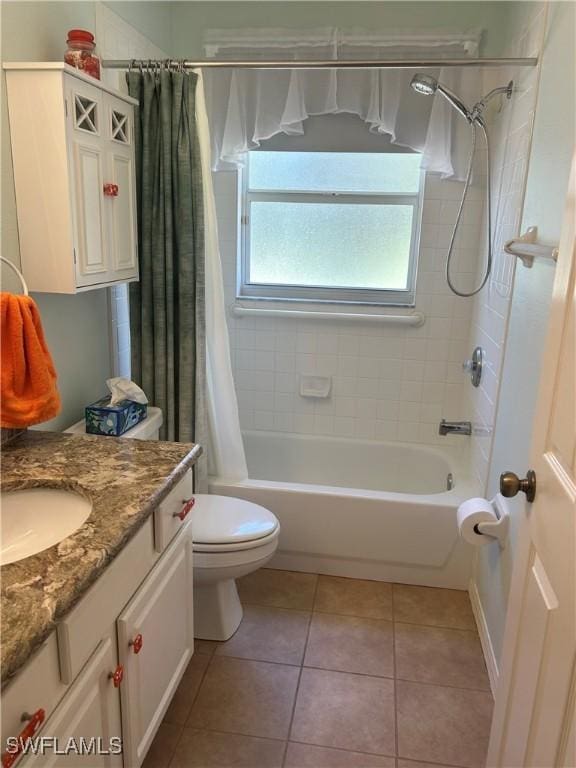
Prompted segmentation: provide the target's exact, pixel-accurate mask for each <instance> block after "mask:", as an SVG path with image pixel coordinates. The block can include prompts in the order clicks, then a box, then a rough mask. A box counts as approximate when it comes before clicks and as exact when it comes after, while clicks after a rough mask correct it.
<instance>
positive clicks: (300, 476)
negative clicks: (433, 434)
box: [210, 432, 479, 589]
mask: <svg viewBox="0 0 576 768" xmlns="http://www.w3.org/2000/svg"><path fill="white" fill-rule="evenodd" d="M244 446H245V449H246V457H247V461H248V470H249V475H250V478H249V479H248V480H244V481H241V482H230V481H227V480H226V479H225V478H219V477H211V478H210V492H211V493H217V494H222V495H225V496H236V497H239V498H243V499H247V500H248V501H253V502H255V503H256V504H261V505H262V506H263V507H266V508H268V509H269V510H271V511H272V512H273V513H274V514H275V515H276V517H277V518H278V519H279V521H280V525H281V534H280V544H279V548H278V551H277V553H276V555H275V556H274V558H273V559H272V561H271V562H270V563H269V565H268V566H267V567H271V568H282V569H286V570H296V571H308V572H312V573H325V574H330V575H334V576H348V577H352V578H365V579H376V580H382V581H396V582H403V583H407V584H421V585H428V586H437V587H452V588H455V589H466V588H467V587H468V580H469V577H470V569H471V564H472V558H471V552H470V546H469V545H468V544H465V543H464V542H463V541H462V540H461V539H460V538H459V536H458V529H457V525H456V510H457V508H458V505H459V504H460V503H461V502H462V501H464V500H465V499H467V498H470V497H471V496H477V495H478V494H479V488H478V486H477V483H476V482H475V481H474V479H473V478H472V477H471V473H470V472H469V470H468V468H467V466H466V461H465V460H463V457H462V454H461V452H460V451H458V450H454V449H453V448H452V446H446V447H445V448H444V447H435V446H422V445H413V444H407V443H380V442H373V441H361V440H349V439H340V438H331V437H317V436H309V435H295V434H285V433H274V432H245V433H244Z"/></svg>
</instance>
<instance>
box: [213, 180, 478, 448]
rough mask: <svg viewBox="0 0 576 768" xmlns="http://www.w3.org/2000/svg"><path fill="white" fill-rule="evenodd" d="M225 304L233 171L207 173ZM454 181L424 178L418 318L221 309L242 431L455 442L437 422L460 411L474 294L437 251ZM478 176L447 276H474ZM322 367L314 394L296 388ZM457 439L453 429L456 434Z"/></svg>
mask: <svg viewBox="0 0 576 768" xmlns="http://www.w3.org/2000/svg"><path fill="white" fill-rule="evenodd" d="M214 184H215V193H216V201H217V209H218V224H219V235H220V247H221V252H222V261H223V268H224V281H225V292H226V303H227V306H228V308H230V307H231V306H232V305H233V304H234V298H235V280H236V258H237V225H236V207H237V197H236V195H237V192H236V188H237V177H236V174H235V173H231V172H221V173H216V174H215V175H214ZM461 194H462V184H460V183H458V182H450V181H442V180H440V179H439V178H438V177H435V176H429V177H428V179H427V181H426V186H425V200H424V206H423V221H422V231H421V240H420V260H419V274H418V284H417V298H416V309H417V310H419V311H422V312H424V313H425V315H426V322H425V324H424V325H423V326H422V327H420V328H401V327H395V326H391V325H384V324H378V325H374V324H363V323H357V322H350V321H344V320H341V319H338V318H337V317H336V318H334V320H328V321H318V320H311V321H308V320H307V321H302V320H292V319H285V318H270V317H268V318H250V317H243V318H235V317H232V316H231V314H230V312H229V313H228V323H229V329H230V340H231V349H232V358H233V359H232V363H233V370H234V377H235V383H236V389H237V394H238V400H239V409H240V419H241V424H242V428H243V429H251V430H252V429H255V430H273V431H286V432H296V433H304V434H320V435H336V436H340V437H347V438H360V439H377V440H399V441H408V442H418V443H436V442H441V443H443V444H445V443H446V442H454V441H455V440H458V439H459V438H453V437H449V438H441V437H439V436H438V423H439V421H440V419H441V418H442V417H445V418H447V419H460V418H465V416H466V413H465V410H464V408H463V401H464V394H465V390H466V388H467V387H469V386H470V385H469V383H468V380H467V378H466V376H465V375H464V373H463V371H462V361H463V360H464V359H465V358H467V357H469V355H470V351H471V349H470V348H469V337H470V320H471V313H472V301H471V300H470V299H459V298H458V297H456V296H453V295H452V294H451V293H450V292H449V290H448V288H447V286H446V282H445V278H444V259H445V254H446V249H447V246H448V243H449V238H450V234H451V231H452V226H453V223H454V219H455V216H456V211H457V206H458V201H459V199H460V196H461ZM482 199H483V198H482V179H481V178H479V180H478V181H477V182H476V183H475V185H474V186H473V188H472V190H471V193H470V199H469V202H468V203H467V206H466V211H465V217H464V226H463V228H462V231H461V233H460V235H459V237H458V242H457V253H456V259H455V274H456V276H457V280H458V284H459V285H462V286H463V287H464V288H465V289H468V288H469V286H470V284H471V280H472V279H473V278H474V269H475V266H474V265H475V263H476V259H477V247H478V241H479V236H480V223H481V220H482V209H483V202H482ZM306 374H316V375H321V376H330V377H332V391H331V395H330V397H329V398H327V399H324V400H319V399H311V398H306V397H302V396H300V394H299V388H300V387H299V382H300V376H301V375H306ZM457 444H459V445H461V444H462V443H461V438H460V443H457Z"/></svg>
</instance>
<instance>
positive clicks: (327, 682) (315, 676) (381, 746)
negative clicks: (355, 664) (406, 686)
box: [290, 668, 395, 755]
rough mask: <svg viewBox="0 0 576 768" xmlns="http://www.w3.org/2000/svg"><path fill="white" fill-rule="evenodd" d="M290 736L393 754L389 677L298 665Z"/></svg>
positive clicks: (392, 719)
mask: <svg viewBox="0 0 576 768" xmlns="http://www.w3.org/2000/svg"><path fill="white" fill-rule="evenodd" d="M290 739H291V740H292V741H298V742H304V743H307V744H316V745H318V746H322V747H337V748H339V749H348V750H350V751H355V752H372V753H376V754H382V755H393V754H395V739H394V682H393V681H392V680H387V679H385V678H382V677H367V676H365V675H350V674H346V673H344V672H325V671H324V670H318V669H306V668H305V669H303V670H302V677H301V679H300V687H299V690H298V698H297V700H296V708H295V711H294V721H293V723H292V730H291V734H290Z"/></svg>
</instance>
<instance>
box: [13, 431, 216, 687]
mask: <svg viewBox="0 0 576 768" xmlns="http://www.w3.org/2000/svg"><path fill="white" fill-rule="evenodd" d="M201 453H202V448H201V447H200V446H199V445H193V444H191V443H167V442H159V441H152V440H130V439H126V438H115V437H92V436H90V435H68V434H62V433H60V432H37V431H28V432H25V433H23V434H22V435H20V436H18V437H17V438H15V439H14V440H13V441H12V442H10V443H8V444H7V445H5V446H3V448H2V474H1V489H2V490H3V491H8V490H18V489H22V488H36V487H40V486H44V487H52V488H64V489H69V490H74V491H77V492H78V493H80V494H82V495H83V496H86V497H88V498H89V499H90V500H91V501H92V512H91V514H90V517H89V518H88V520H87V521H86V522H85V523H84V525H82V526H81V527H80V528H79V529H78V530H77V531H76V533H74V534H73V535H72V536H69V537H68V538H66V539H64V540H63V541H61V542H60V543H59V544H56V545H54V546H52V547H50V548H49V549H46V550H44V551H43V552H39V553H38V554H37V555H32V556H31V557H27V558H25V559H24V560H20V561H19V562H16V563H11V564H10V565H4V566H2V568H1V569H0V576H1V579H2V589H1V596H0V617H1V622H2V648H1V679H2V683H4V682H5V681H6V680H8V679H9V678H10V677H11V676H12V675H14V673H15V672H17V670H18V669H19V668H20V667H21V666H22V665H23V664H25V663H26V661H27V659H28V658H29V656H30V655H31V654H32V652H33V651H34V650H35V649H36V648H37V647H38V646H39V645H41V643H42V642H43V641H44V640H45V639H46V637H47V636H48V635H49V634H50V632H51V631H52V630H53V629H54V627H55V626H56V624H57V622H58V620H59V619H61V618H62V617H63V616H65V615H66V614H67V613H68V611H70V609H71V608H72V607H73V606H74V605H75V604H76V603H77V602H78V600H80V598H81V597H82V596H83V594H84V593H85V592H86V590H87V589H88V588H89V587H90V585H91V584H92V583H93V582H94V581H95V580H96V579H97V578H98V576H99V575H100V574H101V573H102V571H103V570H104V569H105V568H106V567H107V566H108V565H109V564H110V562H111V561H112V560H113V559H114V557H115V556H116V555H117V554H118V553H119V552H120V551H121V550H122V548H123V547H124V546H125V545H126V543H127V542H128V541H129V540H130V539H131V538H132V537H133V536H134V535H135V534H136V532H137V531H138V530H139V528H140V527H141V526H142V525H143V524H144V522H145V521H146V519H147V518H148V517H149V516H150V515H151V513H152V511H153V510H154V508H155V507H157V506H158V504H159V503H160V502H161V501H162V499H164V497H165V496H166V495H167V494H168V493H169V491H170V490H171V489H172V488H173V487H174V485H175V484H176V483H177V482H178V481H179V480H180V479H181V478H182V477H183V476H184V474H185V473H186V471H187V470H188V469H189V468H190V467H191V466H192V465H193V464H194V463H195V462H196V460H197V459H198V457H199V456H200V454H201Z"/></svg>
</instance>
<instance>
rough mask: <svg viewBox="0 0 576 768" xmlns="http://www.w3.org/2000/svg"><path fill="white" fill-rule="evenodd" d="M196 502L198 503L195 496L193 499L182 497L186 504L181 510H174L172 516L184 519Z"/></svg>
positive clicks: (183, 502)
mask: <svg viewBox="0 0 576 768" xmlns="http://www.w3.org/2000/svg"><path fill="white" fill-rule="evenodd" d="M195 503H196V499H194V498H192V499H182V504H184V506H183V507H182V509H181V510H180V512H174V514H173V515H172V517H179V518H180V520H184V518H185V517H186V515H187V514H188V512H190V510H191V509H192V507H193V506H194V504H195Z"/></svg>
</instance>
